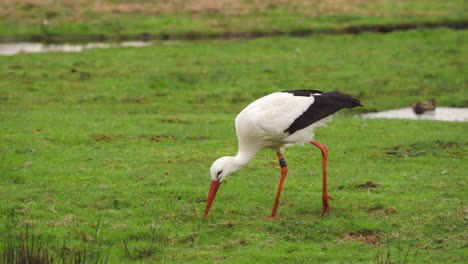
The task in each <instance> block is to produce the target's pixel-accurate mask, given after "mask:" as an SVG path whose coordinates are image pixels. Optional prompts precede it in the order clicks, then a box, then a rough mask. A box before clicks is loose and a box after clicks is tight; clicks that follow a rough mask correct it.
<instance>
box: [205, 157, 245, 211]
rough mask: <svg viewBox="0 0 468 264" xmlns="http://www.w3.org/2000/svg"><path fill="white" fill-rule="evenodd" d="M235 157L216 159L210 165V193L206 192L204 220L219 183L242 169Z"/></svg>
mask: <svg viewBox="0 0 468 264" xmlns="http://www.w3.org/2000/svg"><path fill="white" fill-rule="evenodd" d="M236 161H237V160H236V158H235V157H221V158H219V159H217V160H216V161H215V162H214V163H213V165H211V169H210V173H211V186H210V191H209V192H208V199H207V200H206V207H205V215H204V218H205V219H206V217H207V216H208V212H209V211H210V208H211V204H212V203H213V201H214V198H215V197H216V193H217V192H218V188H219V185H220V184H221V182H223V181H224V179H225V178H226V176H227V175H229V174H230V173H232V172H234V171H236V170H238V169H239V168H240V167H242V164H239V163H238V162H236Z"/></svg>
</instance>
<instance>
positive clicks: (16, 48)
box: [0, 41, 151, 56]
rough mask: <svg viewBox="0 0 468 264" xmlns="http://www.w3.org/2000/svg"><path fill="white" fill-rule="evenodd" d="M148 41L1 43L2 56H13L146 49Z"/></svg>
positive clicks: (0, 52)
mask: <svg viewBox="0 0 468 264" xmlns="http://www.w3.org/2000/svg"><path fill="white" fill-rule="evenodd" d="M150 44H151V42H148V41H126V42H120V43H86V44H44V43H29V42H22V43H0V55H3V56H12V55H16V54H19V53H40V52H81V51H83V50H85V49H94V48H110V47H145V46H148V45H150Z"/></svg>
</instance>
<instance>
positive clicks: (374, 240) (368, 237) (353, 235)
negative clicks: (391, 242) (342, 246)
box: [344, 232, 384, 248]
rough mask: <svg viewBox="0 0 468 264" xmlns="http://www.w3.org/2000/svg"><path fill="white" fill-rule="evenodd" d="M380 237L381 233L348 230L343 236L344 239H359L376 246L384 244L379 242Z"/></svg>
mask: <svg viewBox="0 0 468 264" xmlns="http://www.w3.org/2000/svg"><path fill="white" fill-rule="evenodd" d="M381 237H382V235H380V234H372V233H368V232H350V233H348V234H347V235H346V236H345V237H344V239H345V240H354V241H359V242H362V243H366V244H369V245H371V246H373V247H377V248H378V247H382V246H384V245H382V244H380V240H381Z"/></svg>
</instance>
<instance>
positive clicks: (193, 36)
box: [0, 20, 468, 43]
mask: <svg viewBox="0 0 468 264" xmlns="http://www.w3.org/2000/svg"><path fill="white" fill-rule="evenodd" d="M441 27H445V28H450V29H455V30H464V29H467V28H468V20H466V21H449V22H427V23H417V24H410V23H401V24H388V25H361V26H349V27H345V28H338V29H298V30H291V31H279V30H277V31H275V30H273V31H248V32H223V33H202V32H188V33H182V34H171V33H160V34H151V33H142V34H139V35H104V34H101V35H79V36H64V35H53V34H51V35H32V36H10V37H0V42H3V43H5V42H23V41H25V42H48V43H60V42H80V41H81V42H88V41H131V40H140V41H149V40H202V39H237V38H260V37H274V36H293V37H306V36H310V35H314V34H330V35H335V34H337V35H338V34H360V33H366V32H375V33H390V32H395V31H404V30H410V29H418V28H428V29H433V28H441Z"/></svg>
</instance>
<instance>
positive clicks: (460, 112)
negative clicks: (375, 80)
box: [361, 107, 468, 122]
mask: <svg viewBox="0 0 468 264" xmlns="http://www.w3.org/2000/svg"><path fill="white" fill-rule="evenodd" d="M361 117H362V118H369V119H373V118H384V119H410V120H436V121H456V122H468V108H453V107H437V108H436V109H435V111H428V112H425V113H423V114H421V115H417V114H415V113H414V112H413V109H412V108H411V107H406V108H400V109H393V110H388V111H382V112H377V113H367V114H363V115H361Z"/></svg>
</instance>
